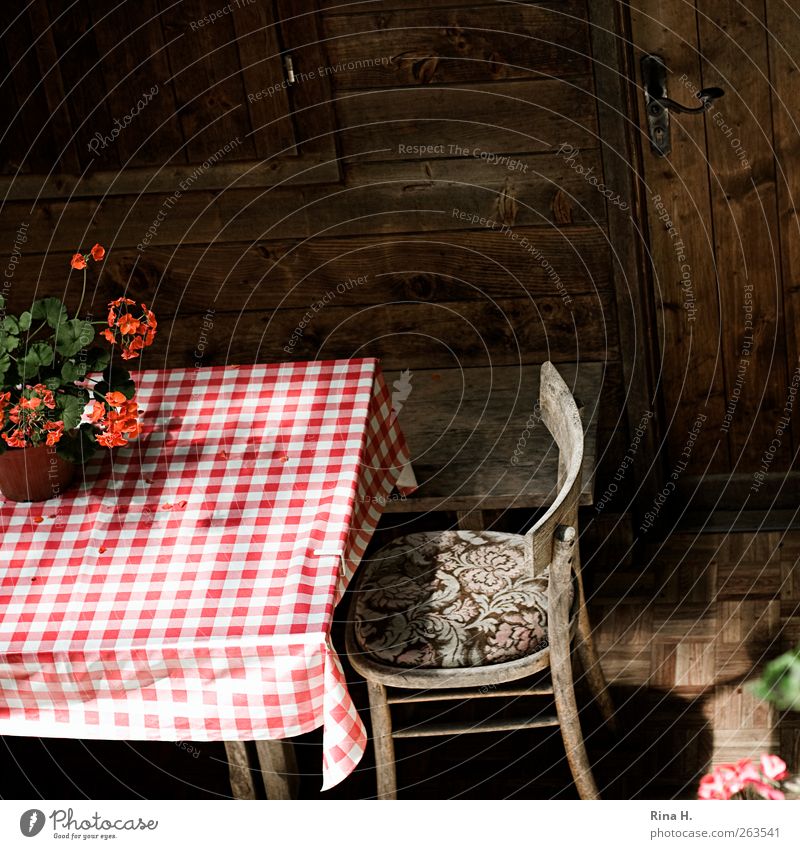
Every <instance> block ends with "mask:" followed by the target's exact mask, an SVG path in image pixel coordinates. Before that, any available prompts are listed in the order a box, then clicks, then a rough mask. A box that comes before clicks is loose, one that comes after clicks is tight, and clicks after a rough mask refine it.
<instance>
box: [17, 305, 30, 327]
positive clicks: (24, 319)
mask: <svg viewBox="0 0 800 849" xmlns="http://www.w3.org/2000/svg"><path fill="white" fill-rule="evenodd" d="M31 318H32V316H31V314H30V313H29V312H28V311H27V310H26V311H25V312H24V313H22V315H21V316H20V317H19V329H20V330H30V329H31Z"/></svg>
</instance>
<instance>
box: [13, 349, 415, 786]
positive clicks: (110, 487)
mask: <svg viewBox="0 0 800 849" xmlns="http://www.w3.org/2000/svg"><path fill="white" fill-rule="evenodd" d="M137 380H138V385H139V394H138V400H139V407H140V409H141V410H142V411H143V416H142V419H143V423H144V431H143V433H142V435H141V436H140V438H139V439H138V440H137V441H136V442H134V443H132V444H131V445H129V446H127V447H125V448H120V449H115V450H114V454H113V458H111V457H109V455H108V454H105V455H104V457H103V458H102V459H100V460H96V461H94V460H93V461H92V462H91V463H90V464H89V465H87V466H86V468H85V474H84V480H83V483H82V484H81V485H80V486H79V487H78V488H77V489H73V490H70V491H68V492H66V493H64V494H63V495H62V496H61V497H59V498H57V499H54V500H51V501H47V502H44V503H40V504H17V503H12V502H8V501H4V500H3V501H0V530H2V540H0V555H1V556H0V734H23V735H32V736H49V737H76V738H81V737H84V738H103V739H121V740H139V739H148V740H251V739H278V738H285V737H292V736H294V735H297V734H302V733H304V732H306V731H310V730H311V729H313V728H317V727H319V726H320V725H323V726H324V767H323V777H324V783H323V788H324V789H327V788H329V787H332V786H333V785H334V784H336V783H338V782H339V781H341V780H342V779H343V778H344V777H345V776H347V775H348V774H349V773H350V772H351V771H352V770H353V768H354V767H355V765H356V764H357V763H358V761H359V759H360V758H361V755H362V754H363V751H364V746H365V742H366V734H365V731H364V726H363V724H362V722H361V720H360V719H359V717H358V714H357V713H356V710H355V707H354V705H353V703H352V700H351V699H350V696H349V694H348V692H347V686H346V682H345V679H344V675H343V672H342V667H341V664H340V663H339V659H338V657H337V656H336V653H335V652H334V651H333V649H332V647H331V643H330V638H329V631H330V625H331V620H332V617H333V608H334V605H335V604H336V602H337V601H338V600H339V599H340V598H341V595H342V593H343V592H344V589H345V588H346V586H347V582H348V581H349V579H350V577H351V576H352V574H353V571H354V570H355V568H356V566H357V565H358V562H359V560H360V559H361V556H362V555H363V553H364V550H365V548H366V546H367V543H368V542H369V539H370V537H371V535H372V533H373V531H374V530H375V526H376V525H377V522H378V519H379V518H380V515H381V512H382V508H383V506H384V505H385V503H386V500H387V499H388V498H389V497H391V495H392V490H393V488H394V485H395V483H396V482H397V479H398V476H399V475H400V473H401V470H402V468H403V467H404V466H405V465H406V464H407V463H408V460H409V458H408V452H407V449H406V446H405V443H404V440H403V437H402V434H401V433H400V431H399V429H398V427H397V424H396V422H395V420H394V414H393V412H392V409H391V398H390V396H389V392H388V390H387V387H386V384H385V382H384V380H383V377H382V375H381V372H380V370H379V368H378V364H377V361H376V360H373V359H360V360H342V361H331V362H314V363H288V364H283V365H258V366H239V367H237V366H230V367H214V368H199V369H187V370H170V371H143V372H140V373H139V375H138V378H137ZM112 459H113V462H112Z"/></svg>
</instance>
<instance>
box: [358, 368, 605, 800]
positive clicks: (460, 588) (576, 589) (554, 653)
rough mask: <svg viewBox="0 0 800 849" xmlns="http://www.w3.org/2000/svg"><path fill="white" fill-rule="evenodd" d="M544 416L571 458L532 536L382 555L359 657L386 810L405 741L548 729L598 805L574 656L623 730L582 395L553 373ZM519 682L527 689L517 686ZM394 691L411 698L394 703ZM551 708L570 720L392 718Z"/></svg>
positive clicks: (424, 539) (457, 536) (431, 539)
mask: <svg viewBox="0 0 800 849" xmlns="http://www.w3.org/2000/svg"><path fill="white" fill-rule="evenodd" d="M539 402H540V407H541V417H542V421H543V422H544V424H545V426H546V427H547V429H548V430H549V431H550V433H551V434H552V435H553V437H554V438H555V441H556V443H557V446H558V451H559V476H558V477H559V479H558V485H557V490H558V491H557V495H556V498H555V501H554V502H553V503H552V505H551V506H550V507H549V508H548V509H547V511H546V513H545V514H544V515H543V516H542V517H541V519H539V521H538V522H536V524H535V526H534V527H533V528H532V529H531V530H530V531H528V533H527V534H525V535H524V536H523V535H517V534H505V533H496V532H489V531H477V532H476V531H463V530H462V531H444V532H441V533H417V534H410V535H408V536H405V537H401V538H400V539H397V540H395V541H394V542H392V543H390V544H389V545H388V546H385V547H384V548H382V549H381V550H380V551H379V552H377V553H376V554H375V555H374V557H372V558H371V559H370V560H369V561H367V562H366V563H365V564H364V566H363V567H362V571H361V573H360V575H359V577H358V579H357V582H356V585H355V587H354V595H353V603H352V607H351V615H350V617H349V623H348V627H347V637H346V639H347V652H348V656H349V658H350V662H351V663H352V665H353V667H354V668H355V669H356V671H358V672H359V673H360V674H361V675H363V676H364V678H366V680H367V685H368V690H369V699H370V716H371V719H372V739H373V743H374V745H375V758H376V764H377V778H378V797H379V798H383V799H394V798H396V796H397V780H396V774H395V763H394V740H395V739H397V738H402V737H418V736H434V735H451V734H461V733H474V732H477V731H507V730H511V729H517V728H534V727H543V726H548V725H558V726H560V730H561V735H562V738H563V741H564V745H565V747H566V753H567V759H568V762H569V766H570V769H571V771H572V775H573V778H574V780H575V784H576V786H577V789H578V792H579V794H580V796H581V798H583V799H596V798H598V791H597V786H596V784H595V781H594V778H593V776H592V771H591V768H590V765H589V761H588V758H587V755H586V749H585V747H584V742H583V734H582V732H581V727H580V723H579V720H578V709H577V704H576V701H575V691H574V687H573V671H572V654H573V652H572V649H573V648H574V649H575V654H577V656H578V658H579V659H580V661H581V665H582V667H583V673H584V675H585V676H586V679H587V682H588V684H589V687H590V689H591V691H592V694H593V696H594V698H595V700H596V701H597V703H598V705H599V706H600V708H601V711H602V713H603V715H604V717H605V719H606V721H607V722H609V723H610V724H611V725H612V726H613V706H612V703H611V700H610V698H609V695H608V693H607V689H606V683H605V680H604V677H603V673H602V671H601V669H600V665H599V662H598V658H597V654H596V651H595V649H594V645H593V643H592V638H591V633H590V628H589V619H588V615H587V612H586V602H585V597H584V592H583V584H582V581H581V576H580V564H579V558H578V546H577V545H576V541H577V520H578V497H579V494H580V489H581V480H580V478H581V462H582V455H583V427H582V424H581V420H580V416H579V413H578V409H577V407H576V404H575V401H574V399H573V397H572V395H571V394H570V391H569V389H568V387H567V386H566V384H565V383H564V381H563V380H562V378H561V376H560V375H559V373H558V372H557V371H556V369H555V368H554V367H553V365H552V364H551V363H549V362H547V363H544V365H543V366H542V368H541V377H540V396H539ZM548 667H549V670H550V674H549V676H547V674H546V670H547V669H548ZM537 673H541V674H542V675H543V676H544V678H545V680H544V682H543V683H537V684H533V685H531V684H530V683H528V684H527V686H526V685H525V683H524V682H522V679H525V678H530V677H531V676H534V675H536V674H537ZM514 681H520V682H521V683H522V684H523V686H521V687H520V685H519V684H517V685H512V684H510V682H514ZM387 688H388V689H387ZM394 688H400V692H399V693H398V692H392V691H393V690H394ZM403 690H414V692H413V693H406V692H402V691H403ZM541 694H552V695H553V696H554V700H555V706H556V716H548V717H543V716H541V715H537V716H528V717H524V718H522V719H512V720H508V719H493V720H490V721H489V722H488V723H483V724H482V725H480V726H476V725H475V724H470V723H444V724H435V723H434V724H416V725H414V726H413V727H410V728H395V729H393V727H392V717H391V712H390V705H392V704H397V703H408V702H431V701H439V700H449V699H453V700H459V699H464V698H469V697H476V696H477V697H483V698H487V697H499V696H506V697H507V696H512V697H516V696H529V695H541Z"/></svg>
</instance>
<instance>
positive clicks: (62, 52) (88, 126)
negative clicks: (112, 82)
mask: <svg viewBox="0 0 800 849" xmlns="http://www.w3.org/2000/svg"><path fill="white" fill-rule="evenodd" d="M34 5H38V6H39V7H44V6H45V5H47V6H48V8H49V10H50V23H49V31H48V32H47V35H46V36H44V35H43V38H42V41H43V42H44V41H45V40H46V39H47V37H49V38H52V42H53V46H54V48H55V51H56V54H55V56H53V57H52V61H53V62H55V63H56V67H55V68H53V70H52V71H51V72H50V73H51V74H53V75H56V74H58V75H59V76H60V78H61V85H62V86H63V92H64V102H63V103H62V104H61V105H60V106H59V107H58V109H59V111H60V112H63V113H65V115H68V117H69V128H70V129H71V132H72V138H71V139H70V138H62V139H61V143H62V145H64V146H74V149H75V153H76V157H77V163H76V165H75V167H74V172H75V173H81V172H82V171H83V170H84V169H85V168H87V167H88V168H93V167H96V166H98V165H100V166H101V167H105V168H118V167H119V166H120V164H121V161H122V160H121V159H120V152H119V149H118V148H117V146H116V145H114V144H111V145H108V146H106V147H105V148H100V149H98V150H97V152H96V153H94V154H93V153H92V152H91V151H90V150H89V147H88V143H89V141H90V140H91V139H92V137H93V136H94V134H95V132H96V131H100V132H101V133H103V134H106V133H109V132H111V130H112V128H113V127H114V123H113V122H114V119H115V118H118V119H120V120H122V118H123V117H124V114H125V113H126V112H130V110H131V108H132V107H133V106H134V105H135V103H136V98H137V97H139V96H140V94H141V92H139V93H137V94H136V95H135V96H133V97H132V98H131V99H130V101H129V102H128V103H127V105H126V106H125V108H124V110H123V111H121V112H120V113H119V114H116V113H115V112H113V111H112V104H111V103H109V101H108V98H106V97H100V98H98V97H97V92H101V91H104V89H105V86H106V83H105V80H104V76H103V65H102V61H101V57H100V53H99V50H98V45H97V41H96V39H95V33H94V28H93V27H92V26H91V7H90V2H89V0H78V2H77V3H70V2H63V0H61V2H52V1H51V2H50V3H48V4H44V3H41V2H40V3H38V4H34ZM44 23H45V22H44V18H43V19H42V21H41V24H40V25H44ZM130 95H131V92H129V93H128V96H129V97H130ZM52 108H53V107H52V105H51V109H52Z"/></svg>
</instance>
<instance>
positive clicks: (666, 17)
mask: <svg viewBox="0 0 800 849" xmlns="http://www.w3.org/2000/svg"><path fill="white" fill-rule="evenodd" d="M631 28H632V35H633V40H634V43H635V45H636V46H637V48H638V50H637V51H636V61H637V63H638V61H639V58H640V56H641V55H642V52H643V51H646V52H652V53H657V54H659V55H661V56H663V57H664V59H665V61H666V63H667V66H668V67H669V69H670V78H669V94H670V96H672V97H673V98H675V99H676V100H681V101H682V102H686V103H688V102H689V101H690V100H691V96H690V94H691V92H690V91H689V90H687V89H685V88H684V87H683V85H682V84H681V83H680V78H681V76H682V75H685V76H686V78H687V79H688V80H689V81H691V82H692V85H693V87H694V90H697V89H699V88H701V87H702V83H701V80H702V79H703V78H702V76H701V67H700V62H699V60H698V56H697V38H698V36H697V26H696V21H695V18H694V15H689V14H687V7H686V4H685V3H684V2H683V0H670V1H669V2H664V3H660V4H658V6H657V7H654V6H653V5H652V4H650V3H647V2H645V0H634V2H633V3H631ZM636 70H637V79H638V78H639V69H638V68H637V69H636ZM640 106H641V102H640ZM707 120H708V119H706V121H707ZM639 127H640V130H641V132H642V136H643V137H642V145H643V147H644V157H643V164H644V178H645V182H646V191H647V198H646V214H647V216H648V220H649V223H650V227H649V236H650V250H651V262H652V271H653V286H654V300H655V305H656V310H657V315H658V331H659V342H660V357H659V360H658V363H657V369H658V372H657V374H658V377H659V379H660V380H661V382H662V385H663V387H664V406H665V416H666V419H665V421H666V423H667V428H668V434H669V435H668V441H669V445H670V451H669V453H670V460H671V461H672V463H674V462H675V460H677V458H678V456H679V455H680V454H681V452H682V451H683V446H684V445H685V443H686V438H687V434H688V432H689V431H690V429H691V428H692V425H693V423H694V421H695V419H696V416H697V412H698V411H702V412H704V413H705V414H706V415H707V416H708V419H709V421H710V422H711V423H712V424H711V425H709V426H708V427H705V428H703V430H702V431H701V433H700V435H699V436H698V438H697V440H696V442H695V444H694V448H693V450H692V454H691V457H690V464H691V469H692V470H696V471H697V472H698V473H702V472H713V471H717V470H722V469H725V468H727V467H728V445H727V437H726V436H725V434H720V433H719V426H720V425H721V423H722V419H723V415H724V411H725V404H726V396H725V373H724V369H723V356H722V338H723V332H722V329H721V326H720V317H719V303H720V300H719V299H720V295H719V288H720V287H721V286H724V285H725V281H724V279H722V278H720V280H719V282H718V279H717V273H716V270H715V265H714V263H715V259H714V237H713V232H712V228H711V226H710V225H711V221H712V216H711V199H710V196H709V188H708V172H707V162H706V131H707V125H706V126H704V122H703V120H702V119H701V118H699V117H697V116H693V115H673V114H671V115H670V127H671V133H672V153H671V154H670V156H669V157H668V158H665V159H664V158H658V157H655V156H653V154H652V153H651V152H650V150H649V142H648V140H647V134H646V133H647V131H646V129H645V119H644V114H643V109H642V111H640V119H639ZM670 223H671V224H672V225H674V227H673V228H672V229H671V228H670V226H669V224H670ZM679 244H682V245H683V248H682V249H681V251H680V253H678V252H677V251H676V245H679ZM681 255H682V256H683V257H684V259H680V256H681ZM682 266H686V267H685V268H683V271H682ZM684 272H688V274H689V277H688V278H687V280H688V284H689V285H688V286H687V288H686V289H684V288H683V283H684V280H683V279H682V277H683V273H684ZM687 293H688V294H690V295H691V296H693V298H694V300H693V301H691V302H690V301H689V300H688V298H687ZM686 303H691V304H692V305H693V306H694V308H695V309H696V314H695V315H694V316H692V314H691V313H690V312H689V310H688V309H687V308H686V307H685V304H686Z"/></svg>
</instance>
